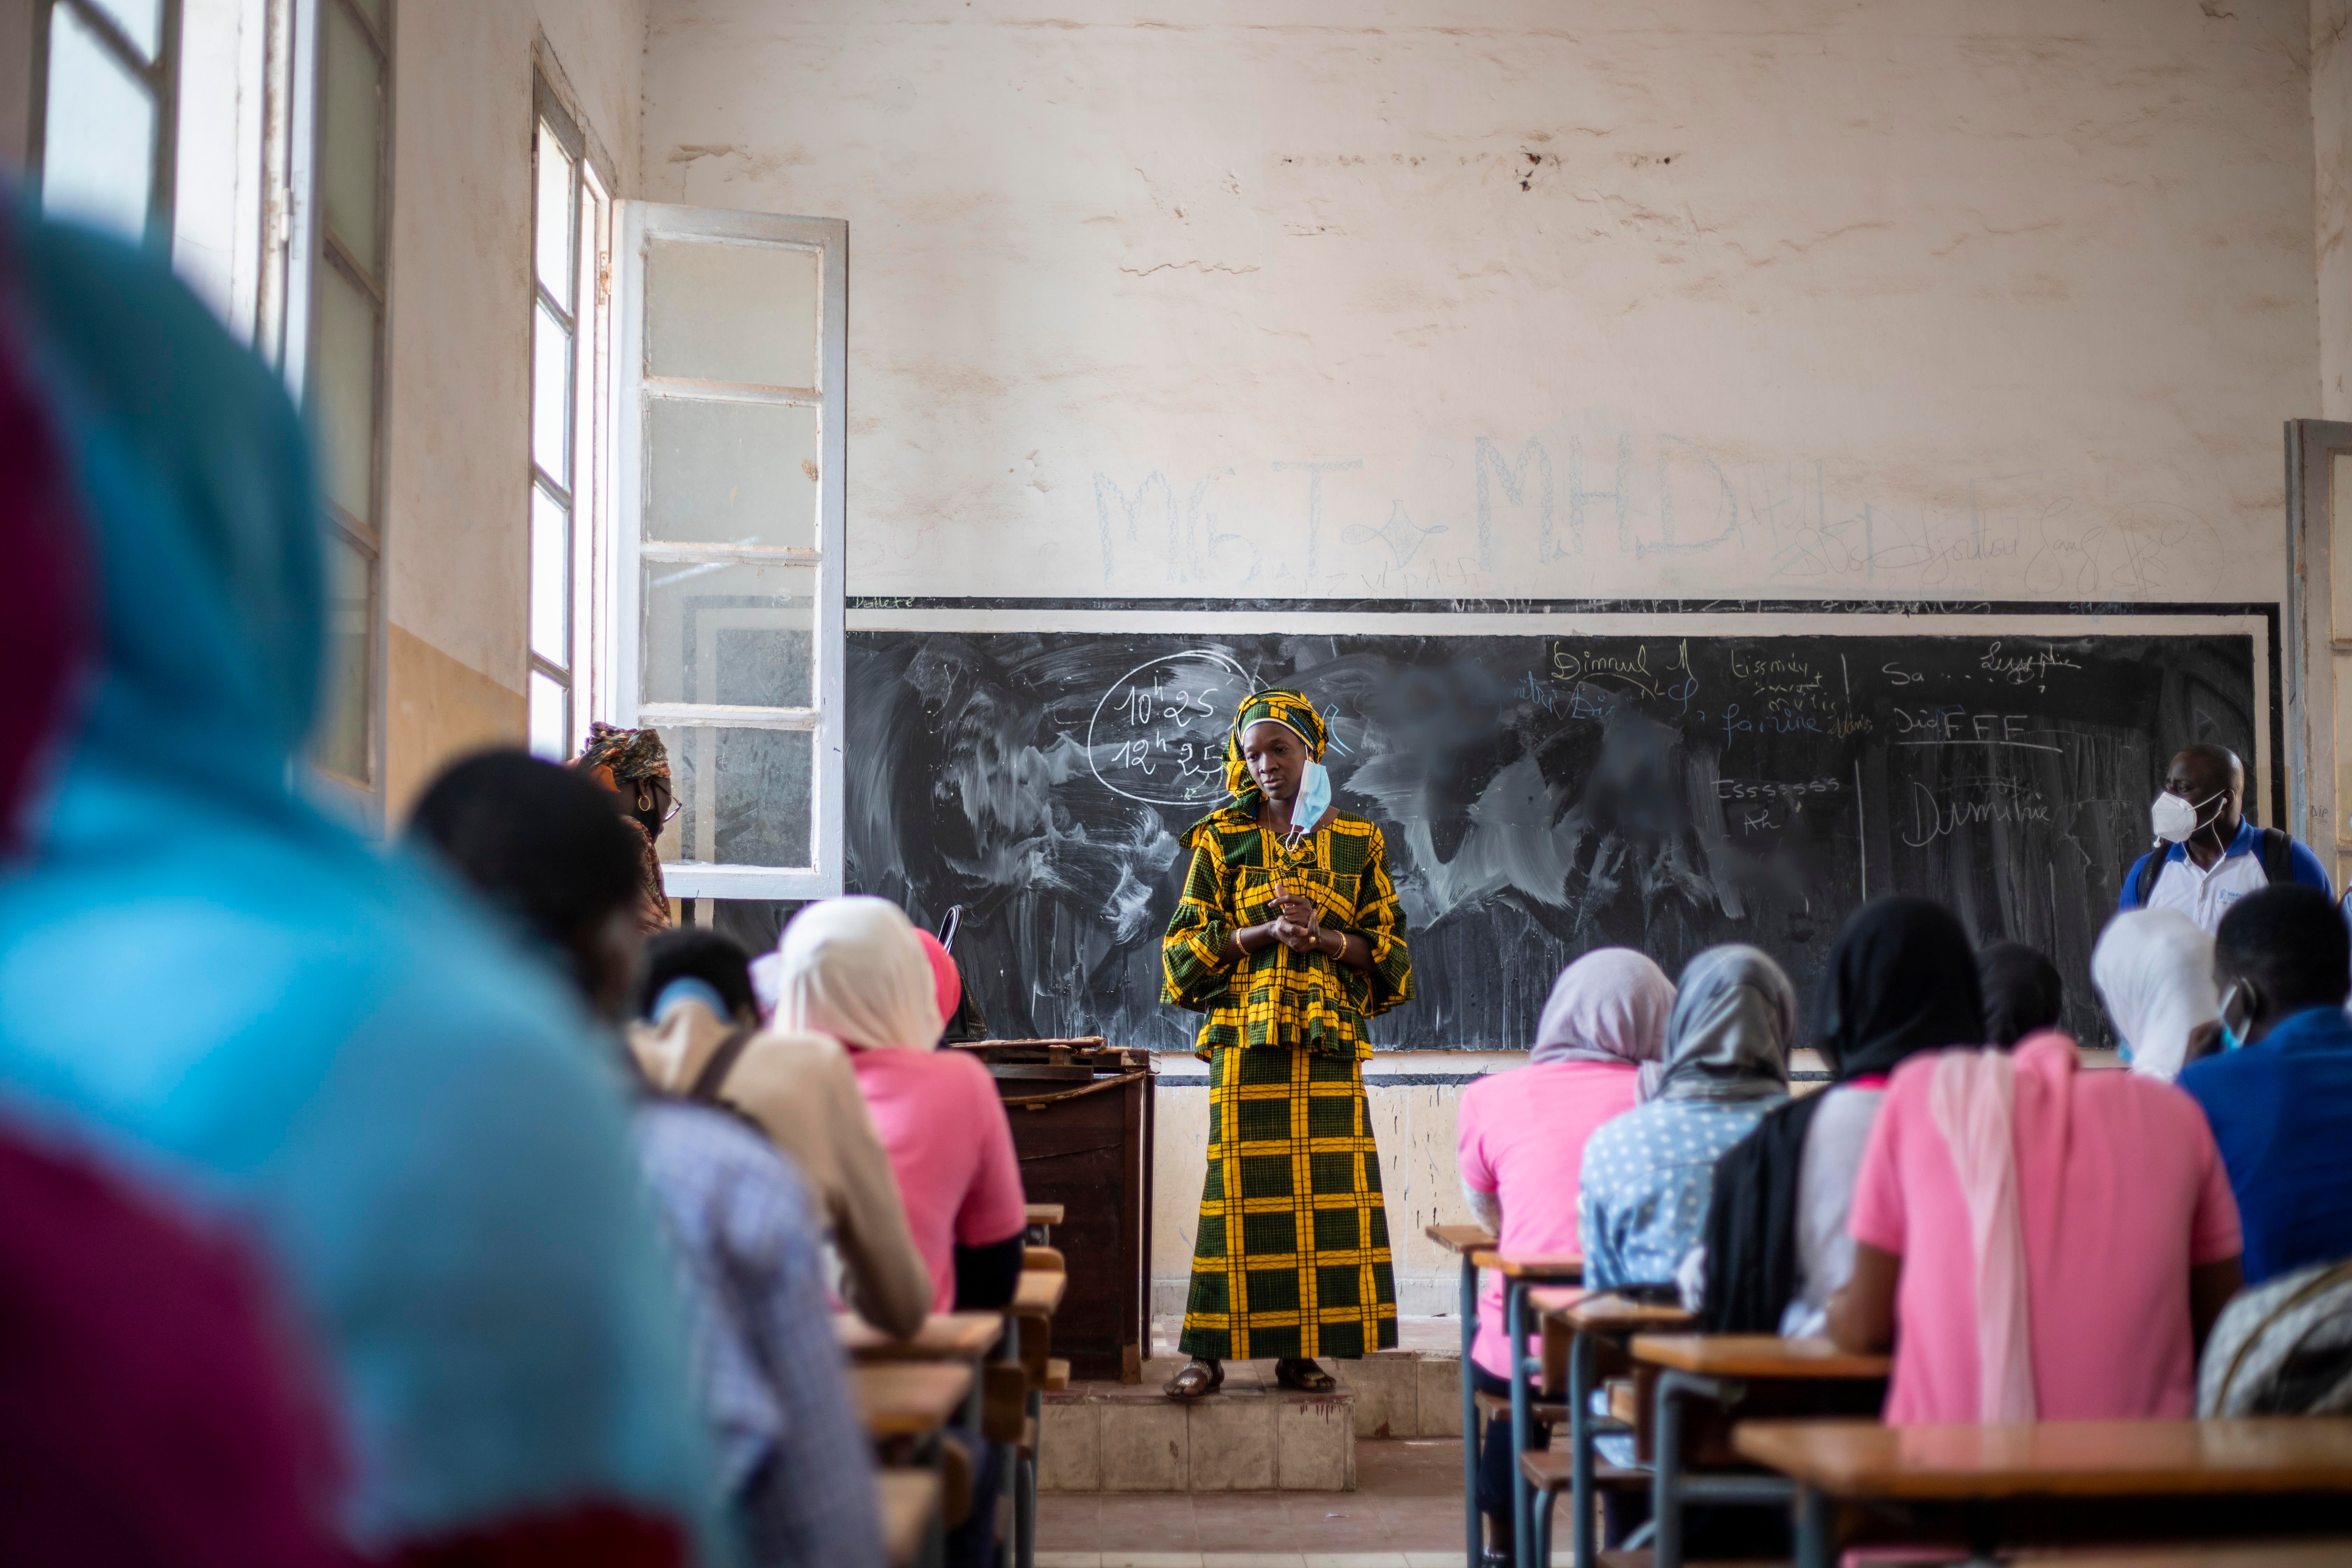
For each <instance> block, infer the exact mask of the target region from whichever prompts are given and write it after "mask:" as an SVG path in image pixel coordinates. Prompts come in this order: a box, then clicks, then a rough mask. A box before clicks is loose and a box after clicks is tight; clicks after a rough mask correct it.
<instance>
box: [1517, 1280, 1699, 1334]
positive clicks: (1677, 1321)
mask: <svg viewBox="0 0 2352 1568" xmlns="http://www.w3.org/2000/svg"><path fill="white" fill-rule="evenodd" d="M1528 1300H1530V1301H1532V1302H1534V1303H1535V1304H1536V1306H1537V1307H1538V1308H1540V1309H1542V1310H1543V1311H1544V1313H1545V1314H1546V1315H1547V1316H1556V1317H1558V1318H1559V1320H1560V1321H1562V1322H1564V1323H1566V1324H1567V1325H1568V1326H1569V1327H1570V1328H1571V1329H1586V1330H1597V1331H1601V1332H1604V1333H1626V1332H1632V1331H1639V1330H1643V1329H1660V1330H1663V1329H1686V1328H1688V1327H1690V1326H1691V1324H1693V1323H1695V1322H1696V1321H1698V1315H1697V1314H1696V1313H1695V1312H1690V1311H1686V1310H1684V1309H1682V1308H1680V1307H1668V1306H1664V1305H1657V1304H1653V1303H1651V1302H1647V1301H1629V1300H1626V1299H1625V1298H1624V1297H1622V1296H1620V1295H1617V1294H1615V1293H1614V1292H1612V1291H1608V1290H1530V1291H1528Z"/></svg>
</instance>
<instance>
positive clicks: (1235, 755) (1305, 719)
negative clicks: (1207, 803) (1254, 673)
mask: <svg viewBox="0 0 2352 1568" xmlns="http://www.w3.org/2000/svg"><path fill="white" fill-rule="evenodd" d="M1268 720H1272V721H1274V722H1275V723H1277V724H1280V725H1281V726H1283V727H1284V728H1285V729H1286V730H1289V731H1292V732H1293V733H1294V734H1296V735H1297V737H1298V738H1299V739H1300V740H1302V741H1304V742H1307V755H1308V756H1310V757H1314V758H1317V759H1318V760H1320V759H1321V757H1322V755H1323V742H1324V739H1325V736H1326V731H1325V730H1324V728H1323V715H1321V714H1320V713H1318V712H1317V711H1315V704H1313V703H1312V702H1309V701H1308V700H1307V697H1306V694H1305V693H1303V692H1297V691H1291V690H1287V689H1282V688H1276V689H1274V690H1272V691H1260V692H1257V693H1255V695H1253V696H1252V697H1251V698H1250V699H1249V700H1247V701H1246V702H1244V703H1243V704H1242V707H1241V711H1240V712H1238V713H1236V714H1234V727H1233V731H1232V732H1231V733H1230V734H1228V735H1226V737H1225V793H1226V794H1227V795H1232V796H1233V797H1234V799H1236V800H1238V799H1240V798H1241V797H1242V796H1243V795H1255V794H1256V793H1257V783H1256V781H1255V780H1254V779H1252V778H1251V777H1250V773H1249V764H1247V763H1244V762H1243V761H1242V733H1243V731H1245V730H1247V729H1248V728H1249V727H1250V726H1251V725H1253V724H1263V723H1265V721H1268Z"/></svg>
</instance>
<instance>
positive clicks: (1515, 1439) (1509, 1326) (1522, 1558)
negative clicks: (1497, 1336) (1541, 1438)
mask: <svg viewBox="0 0 2352 1568" xmlns="http://www.w3.org/2000/svg"><path fill="white" fill-rule="evenodd" d="M1503 1332H1504V1335H1505V1338H1506V1340H1507V1344H1506V1347H1505V1351H1504V1353H1505V1354H1506V1355H1507V1357H1508V1358H1509V1360H1510V1363H1511V1551H1512V1554H1513V1556H1514V1558H1515V1560H1516V1561H1517V1563H1518V1565H1519V1568H1538V1564H1537V1563H1536V1557H1535V1551H1536V1548H1535V1533H1536V1530H1535V1520H1536V1510H1535V1491H1534V1489H1532V1488H1530V1487H1529V1486H1528V1478H1527V1472H1526V1471H1524V1470H1522V1469H1520V1468H1519V1456H1520V1455H1521V1454H1524V1453H1526V1452H1527V1451H1528V1445H1529V1444H1531V1443H1533V1442H1534V1441H1535V1413H1534V1412H1533V1411H1532V1410H1531V1409H1529V1408H1528V1406H1529V1405H1532V1404H1533V1403H1534V1401H1533V1399H1532V1397H1531V1395H1530V1392H1529V1390H1528V1364H1529V1363H1528V1357H1527V1356H1526V1355H1525V1354H1524V1353H1522V1352H1524V1351H1525V1349H1526V1345H1527V1333H1528V1282H1527V1281H1526V1280H1524V1279H1506V1280H1505V1281H1504V1282H1503Z"/></svg>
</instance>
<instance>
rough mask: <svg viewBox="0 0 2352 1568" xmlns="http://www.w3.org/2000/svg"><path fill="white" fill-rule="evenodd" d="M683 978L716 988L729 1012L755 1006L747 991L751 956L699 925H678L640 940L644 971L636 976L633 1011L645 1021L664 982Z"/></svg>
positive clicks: (756, 1008) (740, 946)
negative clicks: (644, 949)
mask: <svg viewBox="0 0 2352 1568" xmlns="http://www.w3.org/2000/svg"><path fill="white" fill-rule="evenodd" d="M685 979H694V980H699V981H701V982H702V983H703V984H706V985H708V986H709V987H710V988H711V989H712V990H713V991H716V992H718V993H719V1000H720V1001H721V1002H724V1003H725V1004H727V1011H728V1012H730V1014H738V1015H740V1014H742V1013H745V1012H753V1013H756V1012H758V1011H759V1003H758V1001H757V1000H756V999H755V998H754V997H753V996H752V994H751V954H750V953H748V952H744V951H743V944H742V943H741V942H737V941H736V940H735V939H734V938H733V937H730V936H721V935H719V933H718V932H717V931H709V930H706V929H705V928H703V927H701V926H679V927H677V929H676V930H673V931H663V932H662V933H661V934H660V935H658V936H656V937H655V938H654V939H653V940H651V941H650V942H646V962H645V973H643V974H642V975H641V976H639V978H638V980H637V1016H639V1017H640V1018H645V1019H648V1020H650V1019H651V1018H652V1017H653V1016H654V1004H655V1003H656V1002H657V1001H659V1000H660V999H661V994H662V992H663V991H664V990H665V989H666V988H667V986H668V985H669V983H670V982H671V981H673V980H685ZM720 1021H721V1022H722V1023H723V1022H726V1021H727V1020H724V1019H722V1020H720Z"/></svg>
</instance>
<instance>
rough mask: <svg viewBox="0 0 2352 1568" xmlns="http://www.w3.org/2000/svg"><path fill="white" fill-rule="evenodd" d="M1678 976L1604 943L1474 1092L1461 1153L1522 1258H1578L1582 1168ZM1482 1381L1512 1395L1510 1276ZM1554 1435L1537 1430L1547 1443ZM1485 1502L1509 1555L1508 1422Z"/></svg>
mask: <svg viewBox="0 0 2352 1568" xmlns="http://www.w3.org/2000/svg"><path fill="white" fill-rule="evenodd" d="M1674 1005H1675V986H1674V982H1672V981H1670V980H1668V979H1667V978H1666V976H1665V973H1664V971H1663V970H1661V969H1659V967H1658V966H1657V965H1656V964H1655V963H1651V962H1650V960H1649V959H1648V958H1647V957H1645V956H1643V954H1641V953H1638V952H1633V950H1632V949H1631V948H1623V947H1604V948H1601V949H1598V950H1596V951H1594V952H1588V953H1586V954H1585V955H1584V956H1583V957H1581V958H1580V959H1578V960H1577V961H1576V962H1575V963H1571V964H1570V965H1569V966H1568V967H1567V968H1566V969H1564V970H1562V971H1561V972H1560V975H1559V980H1558V981H1556V982H1554V983H1553V985H1552V988H1551V995H1550V997H1549V999H1548V1000H1547V1001H1546V1002H1545V1003H1544V1010H1543V1017H1542V1018H1541V1020H1540V1021H1539V1022H1538V1025H1537V1026H1536V1043H1535V1047H1534V1049H1533V1050H1531V1051H1530V1052H1529V1053H1528V1065H1527V1066H1525V1067H1523V1068H1516V1069H1514V1070H1512V1071H1510V1072H1503V1073H1494V1074H1490V1075H1489V1076H1487V1077H1486V1078H1482V1079H1479V1080H1478V1081H1477V1082H1475V1083H1474V1084H1472V1085H1471V1086H1470V1087H1469V1088H1467V1089H1464V1090H1463V1091H1462V1100H1461V1105H1460V1109H1459V1110H1458V1112H1457V1118H1458V1120H1457V1122H1456V1126H1457V1129H1458V1131H1457V1133H1456V1139H1455V1149H1456V1152H1457V1154H1458V1155H1459V1157H1460V1160H1461V1163H1462V1190H1463V1194H1464V1196H1465V1197H1466V1198H1468V1199H1469V1202H1470V1211H1471V1213H1472V1214H1474V1215H1476V1216H1477V1218H1478V1222H1479V1223H1480V1224H1481V1225H1484V1226H1486V1228H1487V1229H1489V1230H1491V1231H1493V1232H1494V1233H1495V1234H1496V1237H1498V1238H1499V1242H1500V1246H1501V1248H1502V1250H1503V1251H1504V1252H1505V1253H1507V1254H1510V1255H1514V1256H1517V1257H1521V1258H1542V1257H1551V1258H1559V1257H1575V1256H1578V1255H1579V1254H1580V1252H1581V1250H1582V1247H1581V1241H1580V1237H1579V1236H1578V1235H1577V1229H1576V1199H1577V1176H1578V1173H1579V1171H1580V1168H1581V1167H1582V1164H1583V1162H1584V1144H1585V1141H1586V1140H1587V1139H1589V1138H1591V1136H1592V1133H1593V1131H1594V1130H1595V1129H1596V1128H1598V1127H1599V1126H1600V1125H1601V1123H1602V1122H1604V1121H1608V1120H1609V1119H1610V1118H1612V1117H1613V1116H1617V1115H1621V1114H1622V1113H1623V1112H1625V1111H1628V1110H1633V1102H1634V1100H1635V1098H1636V1089H1635V1080H1636V1079H1638V1078H1639V1076H1640V1072H1641V1064H1642V1063H1643V1062H1654V1061H1656V1060H1658V1059H1659V1058H1660V1057H1661V1056H1662V1055H1663V1054H1664V1041H1665V1033H1666V1016H1667V1015H1668V1014H1669V1013H1671V1012H1672V1011H1673V1010H1674ZM1471 1362H1472V1372H1471V1377H1472V1381H1473V1382H1474V1383H1475V1384H1476V1386H1477V1388H1478V1390H1479V1391H1480V1392H1481V1393H1486V1394H1509V1393H1510V1376H1511V1363H1510V1351H1509V1345H1508V1342H1507V1337H1506V1336H1505V1334H1504V1332H1503V1281H1502V1278H1501V1276H1499V1275H1494V1274H1489V1275H1488V1276H1487V1277H1486V1290H1485V1292H1484V1294H1482V1295H1481V1296H1480V1298H1479V1301H1478V1338H1477V1341H1476V1342H1475V1346H1474V1348H1473V1350H1472V1352H1471ZM1549 1440H1550V1435H1549V1432H1547V1431H1546V1430H1544V1429H1543V1428H1541V1427H1538V1429H1537V1441H1538V1443H1546V1442H1549ZM1478 1507H1479V1510H1480V1511H1482V1512H1484V1513H1485V1514H1486V1524H1487V1531H1488V1536H1489V1541H1490V1546H1491V1552H1490V1555H1491V1554H1492V1552H1501V1553H1503V1554H1504V1555H1505V1556H1508V1554H1509V1552H1510V1541H1511V1535H1512V1527H1511V1445H1510V1426H1509V1424H1508V1423H1507V1422H1505V1421H1500V1420H1498V1421H1496V1422H1494V1423H1492V1425H1491V1426H1489V1428H1488V1431H1487V1433H1486V1447H1485V1448H1484V1449H1483V1450H1482V1451H1481V1454H1480V1465H1479V1472H1478Z"/></svg>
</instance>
